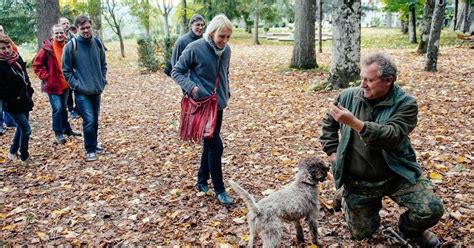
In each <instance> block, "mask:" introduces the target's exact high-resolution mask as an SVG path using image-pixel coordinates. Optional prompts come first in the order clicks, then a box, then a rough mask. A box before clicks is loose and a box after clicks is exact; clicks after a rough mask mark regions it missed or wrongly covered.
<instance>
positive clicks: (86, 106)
mask: <svg viewBox="0 0 474 248" xmlns="http://www.w3.org/2000/svg"><path fill="white" fill-rule="evenodd" d="M75 95H76V104H77V108H78V109H79V112H80V113H81V114H82V132H83V133H84V147H85V149H86V152H87V153H92V152H95V151H96V147H97V131H98V129H99V112H100V94H98V95H82V94H79V93H77V92H76V93H75Z"/></svg>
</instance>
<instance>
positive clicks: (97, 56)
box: [62, 15, 107, 161]
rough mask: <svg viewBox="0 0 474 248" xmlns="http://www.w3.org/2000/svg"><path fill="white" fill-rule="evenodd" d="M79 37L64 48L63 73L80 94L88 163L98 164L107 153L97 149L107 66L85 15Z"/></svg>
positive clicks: (79, 25)
mask: <svg viewBox="0 0 474 248" xmlns="http://www.w3.org/2000/svg"><path fill="white" fill-rule="evenodd" d="M74 26H76V27H77V28H78V34H79V35H78V36H77V37H76V38H73V39H72V40H71V41H70V42H68V44H67V45H66V46H65V48H64V52H63V61H62V70H63V74H64V77H65V78H66V80H67V82H68V83H69V86H70V87H71V89H72V90H73V91H74V92H75V94H76V104H77V107H78V109H79V112H80V113H81V115H82V120H83V121H82V128H83V133H84V147H85V149H86V161H95V160H97V155H96V154H97V153H102V152H103V151H104V149H103V148H102V147H99V146H98V145H97V135H98V128H99V112H100V99H101V95H102V92H103V90H104V88H105V85H106V84H107V79H106V76H107V63H106V61H105V51H104V47H103V45H102V43H101V42H100V40H99V39H98V38H96V37H94V36H93V34H92V21H91V19H90V18H89V17H88V16H84V15H81V16H79V17H77V18H76V20H75V21H74Z"/></svg>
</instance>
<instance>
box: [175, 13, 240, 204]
mask: <svg viewBox="0 0 474 248" xmlns="http://www.w3.org/2000/svg"><path fill="white" fill-rule="evenodd" d="M231 34H232V23H231V22H230V20H229V19H228V18H227V17H226V16H225V15H223V14H220V15H217V16H216V17H214V18H213V19H212V21H211V22H210V23H209V26H208V27H207V29H206V32H205V33H204V35H203V36H204V37H203V39H198V40H196V41H194V42H192V43H190V44H189V45H188V46H187V47H186V49H185V50H184V51H183V54H182V55H181V57H179V60H178V62H177V63H176V64H175V65H174V67H173V70H172V71H171V76H172V78H173V79H174V80H175V81H176V82H177V83H178V84H179V85H180V86H181V88H182V89H183V91H184V92H185V93H186V94H187V95H189V96H191V97H192V98H194V99H203V98H206V97H209V96H210V95H211V94H212V92H213V91H214V89H215V86H216V84H215V82H216V79H218V80H217V81H218V87H217V89H215V91H216V95H217V109H218V111H217V120H216V128H215V130H214V135H213V137H212V138H205V139H204V140H203V149H202V155H201V165H200V167H199V172H198V178H197V184H196V188H197V189H198V190H199V191H202V192H205V193H207V192H208V190H209V187H208V180H209V177H210V179H211V180H212V184H213V186H214V191H215V193H216V197H217V200H219V202H220V203H221V204H224V205H226V206H228V205H230V204H232V199H231V198H230V197H229V195H228V194H227V193H226V191H225V187H224V181H223V179H222V154H223V151H224V146H223V144H222V139H221V137H220V130H221V125H222V118H223V112H224V108H225V107H226V106H227V102H228V100H229V97H230V89H229V63H230V55H231V50H230V47H229V45H228V44H227V42H228V41H229V39H230V36H231Z"/></svg>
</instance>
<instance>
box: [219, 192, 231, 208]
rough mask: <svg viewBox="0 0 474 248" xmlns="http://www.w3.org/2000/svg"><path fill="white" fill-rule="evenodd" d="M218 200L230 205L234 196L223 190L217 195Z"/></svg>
mask: <svg viewBox="0 0 474 248" xmlns="http://www.w3.org/2000/svg"><path fill="white" fill-rule="evenodd" d="M216 198H217V200H219V202H220V203H221V204H222V205H224V206H226V207H228V206H230V205H231V204H232V198H230V197H229V195H227V193H226V192H225V191H224V192H221V193H219V194H217V196H216Z"/></svg>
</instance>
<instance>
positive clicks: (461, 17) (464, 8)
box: [455, 0, 471, 33]
mask: <svg viewBox="0 0 474 248" xmlns="http://www.w3.org/2000/svg"><path fill="white" fill-rule="evenodd" d="M470 16H471V3H470V1H469V0H461V1H460V2H459V7H458V16H457V22H456V29H455V30H459V31H461V32H463V33H467V32H469V27H470V26H471V20H470Z"/></svg>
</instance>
